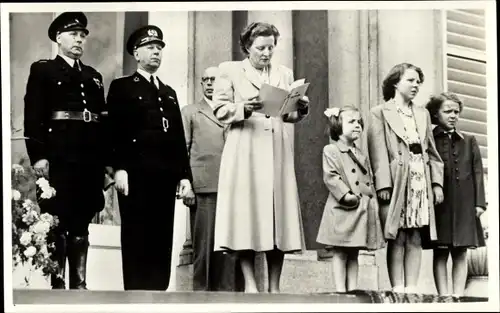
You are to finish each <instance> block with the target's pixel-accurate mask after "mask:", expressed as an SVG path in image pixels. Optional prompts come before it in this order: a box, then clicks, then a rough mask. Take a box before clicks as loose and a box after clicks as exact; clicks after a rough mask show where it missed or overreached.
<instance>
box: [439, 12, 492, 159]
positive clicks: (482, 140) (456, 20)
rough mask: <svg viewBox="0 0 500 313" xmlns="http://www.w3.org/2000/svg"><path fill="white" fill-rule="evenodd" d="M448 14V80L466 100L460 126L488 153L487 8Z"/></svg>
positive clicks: (448, 83)
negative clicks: (485, 9)
mask: <svg viewBox="0 0 500 313" xmlns="http://www.w3.org/2000/svg"><path fill="white" fill-rule="evenodd" d="M445 16H446V84H445V88H446V89H447V90H448V91H450V92H453V93H456V94H457V95H458V96H459V97H460V98H461V99H462V101H463V102H464V109H463V111H462V114H461V116H460V121H459V125H458V127H459V128H460V130H462V131H463V132H464V133H466V134H470V135H474V136H475V137H476V139H477V141H478V144H479V149H480V150H481V156H482V157H483V163H484V164H483V165H484V166H486V162H485V161H486V158H487V155H488V142H487V127H486V121H487V115H488V114H487V107H486V40H485V36H486V34H485V12H484V10H449V11H446V12H445Z"/></svg>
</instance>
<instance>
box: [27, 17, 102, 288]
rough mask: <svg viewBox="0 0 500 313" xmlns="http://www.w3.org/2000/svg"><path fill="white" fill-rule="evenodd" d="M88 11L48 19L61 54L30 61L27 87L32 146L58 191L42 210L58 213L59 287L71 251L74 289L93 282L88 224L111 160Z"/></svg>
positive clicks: (32, 154) (35, 158)
mask: <svg viewBox="0 0 500 313" xmlns="http://www.w3.org/2000/svg"><path fill="white" fill-rule="evenodd" d="M86 26H87V18H86V16H85V15H84V14H83V13H81V12H65V13H62V14H60V15H59V16H58V17H57V18H56V19H54V21H53V22H52V24H51V25H50V27H49V30H48V35H49V38H50V39H51V40H52V41H54V42H56V43H57V45H58V47H59V53H58V55H57V57H56V58H55V59H52V60H40V61H37V62H35V63H33V64H32V65H31V69H30V75H29V78H28V84H27V87H26V95H25V98H24V101H25V111H24V129H25V135H26V137H28V139H27V141H26V148H27V151H28V155H29V158H30V161H31V164H33V165H34V167H35V168H47V167H48V175H49V181H50V183H51V185H52V186H53V187H54V188H55V189H56V196H55V197H54V198H52V199H50V200H46V201H43V202H41V203H40V206H41V210H42V212H48V213H51V214H53V215H57V216H58V218H59V220H60V224H59V227H58V228H57V229H56V230H55V232H54V233H53V234H52V235H53V239H54V240H55V251H53V253H52V257H53V258H54V259H55V260H56V261H57V262H58V263H59V273H58V275H57V276H56V275H53V276H52V278H51V284H52V288H54V289H65V273H64V270H65V267H66V258H67V259H68V263H69V287H70V289H86V264H87V251H88V246H89V241H88V234H89V232H88V226H89V224H90V222H91V220H92V218H93V216H94V215H95V214H96V213H97V212H99V211H101V210H102V209H103V208H104V195H103V190H102V189H103V177H104V166H105V164H104V163H105V161H104V158H103V149H102V148H103V146H102V142H101V140H102V138H103V132H102V123H100V120H101V113H102V112H103V110H104V108H105V97H104V88H103V80H102V75H101V74H100V73H99V72H97V71H96V70H95V69H94V68H92V67H90V66H87V65H85V64H83V63H82V62H81V61H80V57H81V56H82V54H83V50H84V45H85V41H86V37H87V35H88V33H89V31H88V30H87V28H86Z"/></svg>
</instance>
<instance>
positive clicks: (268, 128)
mask: <svg viewBox="0 0 500 313" xmlns="http://www.w3.org/2000/svg"><path fill="white" fill-rule="evenodd" d="M278 37H279V32H278V30H277V29H276V27H274V26H273V25H270V24H267V23H252V24H250V25H249V26H247V27H246V29H245V30H244V31H243V32H242V34H241V36H240V46H241V48H242V50H243V52H244V53H245V54H246V55H247V56H248V57H247V58H246V59H244V60H243V61H233V62H224V63H222V64H220V65H219V70H220V77H219V79H217V80H216V82H215V86H214V95H213V101H214V102H215V104H216V105H215V109H214V113H215V116H216V117H217V118H218V119H219V120H220V121H221V122H223V123H225V124H229V125H230V126H229V130H228V133H227V139H226V143H225V146H224V150H223V153H222V159H221V166H220V174H219V190H218V199H217V209H216V220H215V243H214V246H215V250H226V251H233V252H238V254H239V255H238V256H239V259H240V263H241V269H242V272H243V275H244V278H245V292H258V290H257V284H256V281H255V272H254V271H255V270H254V256H255V252H262V251H265V252H266V258H267V262H268V273H269V292H279V280H280V275H281V269H282V266H283V259H284V253H285V252H293V251H300V250H303V249H304V246H305V244H304V235H303V229H302V220H301V212H300V205H299V196H298V191H297V183H296V178H295V169H294V156H293V146H292V143H293V142H292V140H293V134H291V133H289V132H288V131H287V129H286V125H285V123H296V122H298V121H300V120H302V119H303V118H304V117H305V116H306V115H307V114H308V102H309V101H308V99H307V97H304V98H303V99H301V101H300V102H299V103H300V109H299V110H298V111H295V112H292V113H289V114H286V115H283V116H282V117H280V118H276V117H270V116H266V115H264V114H262V113H259V109H261V108H262V102H261V101H260V100H259V99H258V96H259V90H260V87H261V86H262V84H263V83H267V84H270V85H273V86H276V87H280V88H283V89H288V88H289V86H290V84H291V83H292V82H293V80H294V78H293V73H292V71H291V70H290V69H288V68H286V67H284V66H280V65H275V64H271V63H270V61H271V58H272V55H273V52H274V48H275V46H276V43H277V39H278Z"/></svg>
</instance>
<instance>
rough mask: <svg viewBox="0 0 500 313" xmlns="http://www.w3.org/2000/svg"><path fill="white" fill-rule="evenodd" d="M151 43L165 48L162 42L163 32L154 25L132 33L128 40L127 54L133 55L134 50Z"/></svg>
mask: <svg viewBox="0 0 500 313" xmlns="http://www.w3.org/2000/svg"><path fill="white" fill-rule="evenodd" d="M152 42H157V43H159V44H160V45H161V46H162V48H163V47H165V42H163V32H162V31H161V29H160V28H158V27H156V26H154V25H148V26H144V27H141V28H139V29H138V30H136V31H135V32H133V33H132V35H130V37H129V38H128V41H127V52H128V53H129V54H131V55H133V54H134V50H135V49H136V48H138V47H140V46H144V45H147V44H149V43H152Z"/></svg>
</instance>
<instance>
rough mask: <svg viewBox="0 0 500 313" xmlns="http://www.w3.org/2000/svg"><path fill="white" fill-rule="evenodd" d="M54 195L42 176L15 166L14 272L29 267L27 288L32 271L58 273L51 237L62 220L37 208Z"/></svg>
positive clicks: (13, 188)
mask: <svg viewBox="0 0 500 313" xmlns="http://www.w3.org/2000/svg"><path fill="white" fill-rule="evenodd" d="M55 195H56V190H55V189H54V188H53V187H51V186H50V184H49V182H48V180H47V179H46V178H44V177H43V173H41V172H40V171H38V170H36V169H34V168H32V167H31V166H22V165H20V164H14V165H13V166H12V261H13V269H16V268H17V267H18V266H19V265H23V266H26V267H28V269H29V272H28V274H27V275H26V276H25V278H24V280H25V283H26V285H29V283H30V282H29V279H30V275H31V273H32V272H33V271H36V270H41V271H42V273H43V275H44V276H45V277H47V276H49V275H50V274H52V273H56V271H57V267H58V264H57V262H55V261H53V260H52V259H51V258H50V255H51V252H50V251H51V249H53V244H52V243H49V240H48V234H49V232H50V231H51V230H52V229H53V228H54V227H56V226H57V225H58V223H59V221H58V219H57V217H56V216H52V215H50V214H48V213H43V214H40V207H39V205H38V203H40V202H41V201H45V200H47V199H50V198H52V197H54V196H55Z"/></svg>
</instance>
